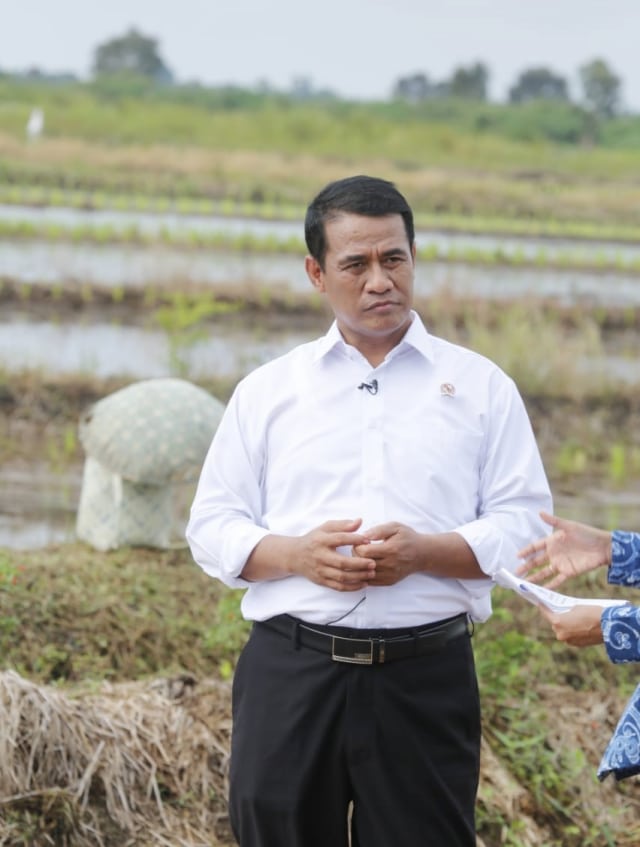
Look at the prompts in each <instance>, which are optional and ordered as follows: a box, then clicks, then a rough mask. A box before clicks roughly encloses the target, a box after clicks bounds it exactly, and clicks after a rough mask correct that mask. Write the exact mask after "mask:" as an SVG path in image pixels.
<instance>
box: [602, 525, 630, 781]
mask: <svg viewBox="0 0 640 847" xmlns="http://www.w3.org/2000/svg"><path fill="white" fill-rule="evenodd" d="M609 582H610V583H613V584H616V585H634V586H635V585H638V584H640V533H637V532H620V531H616V532H614V533H613V537H612V560H611V567H610V568H609ZM602 634H603V637H604V643H605V647H606V649H607V654H608V655H609V658H610V659H611V661H612V662H637V661H640V608H639V607H637V606H611V607H609V608H606V609H605V610H604V612H603V613H602ZM610 773H613V775H614V776H615V778H616V779H618V780H620V779H625V778H626V777H629V776H634V775H635V774H638V773H640V685H639V686H638V687H637V688H636V690H635V691H634V693H633V695H632V697H631V699H630V700H629V702H628V703H627V705H626V707H625V710H624V712H623V713H622V717H621V718H620V720H619V721H618V725H617V727H616V729H615V732H614V733H613V736H612V738H611V741H610V742H609V744H608V746H607V749H606V750H605V753H604V756H603V757H602V761H601V762H600V765H599V767H598V779H600V780H603V779H604V778H605V777H606V776H608V774H610Z"/></svg>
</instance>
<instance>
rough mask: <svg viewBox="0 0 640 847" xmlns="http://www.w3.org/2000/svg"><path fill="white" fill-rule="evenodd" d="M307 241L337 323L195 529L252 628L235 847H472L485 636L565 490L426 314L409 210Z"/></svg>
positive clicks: (236, 440) (365, 192)
mask: <svg viewBox="0 0 640 847" xmlns="http://www.w3.org/2000/svg"><path fill="white" fill-rule="evenodd" d="M305 236H306V241H307V247H308V250H309V255H308V256H307V258H306V260H305V267H306V271H307V274H308V276H309V278H310V280H311V283H312V285H313V286H314V287H315V288H316V290H317V291H319V292H320V293H322V294H323V295H324V296H325V297H326V299H327V301H328V303H329V305H330V307H331V309H332V311H333V314H334V316H335V321H334V323H333V325H332V326H331V328H330V329H329V331H328V333H327V334H326V335H325V336H324V337H323V338H320V339H318V340H317V341H314V342H311V343H309V344H303V345H301V346H300V347H298V348H296V349H294V350H292V351H291V352H290V353H288V354H286V355H284V356H282V357H280V358H278V359H276V360H274V361H272V362H269V363H268V364H266V365H263V366H262V367H260V368H258V369H257V370H255V371H254V372H252V373H250V374H249V375H248V376H247V377H245V378H244V379H243V380H242V381H241V382H240V384H239V385H238V386H237V388H236V390H235V392H234V394H233V396H232V398H231V400H230V402H229V404H228V407H227V409H226V412H225V415H224V417H223V420H222V422H221V424H220V426H219V428H218V430H217V433H216V435H215V438H214V440H213V443H212V445H211V449H210V451H209V454H208V456H207V458H206V460H205V464H204V467H203V470H202V475H201V478H200V482H199V485H198V490H197V493H196V496H195V500H194V503H193V507H192V510H191V518H190V521H189V526H188V528H187V538H188V540H189V544H190V546H191V550H192V552H193V556H194V558H195V560H196V561H197V562H198V564H199V565H200V566H201V567H202V568H203V569H204V570H205V571H206V572H207V573H209V574H210V575H212V576H214V577H216V578H217V579H220V580H222V581H223V582H224V583H225V584H226V585H228V586H232V587H237V588H242V589H246V592H245V595H244V597H243V600H242V612H243V615H244V616H245V617H246V618H248V619H250V620H253V621H254V625H253V628H252V633H251V637H250V639H249V641H248V643H247V645H246V647H245V649H244V651H243V653H242V655H241V657H240V661H239V663H238V667H237V669H236V673H235V677H234V689H233V737H232V748H231V749H232V752H231V769H230V798H229V808H230V817H231V823H232V827H233V830H234V833H235V836H236V838H237V840H238V842H239V844H241V847H347V844H348V843H349V837H350V838H351V844H352V847H389V845H391V844H393V845H394V847H418V845H426V844H428V845H430V847H475V843H476V839H475V822H474V807H475V798H476V792H477V786H478V776H479V747H480V708H479V697H478V689H477V682H476V676H475V667H474V662H473V652H472V648H471V642H470V638H469V633H470V631H471V626H472V624H473V622H475V621H483V620H486V619H487V618H488V616H489V615H490V613H491V601H490V591H491V587H492V581H491V578H490V577H491V574H492V572H494V571H495V570H496V569H497V568H498V567H503V566H506V567H513V568H514V569H515V567H516V565H517V562H518V557H517V553H518V550H519V549H520V548H521V547H523V546H524V545H525V544H526V543H528V541H529V539H530V538H531V537H532V536H536V535H537V534H539V533H540V531H541V530H542V529H543V526H542V523H541V522H540V519H539V517H538V514H539V512H540V510H541V509H542V510H546V511H549V509H550V508H551V497H550V493H549V487H548V484H547V480H546V477H545V473H544V470H543V467H542V462H541V459H540V455H539V452H538V449H537V446H536V443H535V439H534V436H533V433H532V430H531V425H530V422H529V419H528V417H527V414H526V411H525V408H524V405H523V402H522V400H521V398H520V395H519V394H518V391H517V389H516V387H515V386H514V384H513V382H512V380H511V379H510V378H509V377H508V376H506V375H505V374H504V373H503V372H502V371H501V370H500V369H499V368H498V367H497V366H496V365H495V364H493V363H492V362H490V361H489V360H487V359H485V358H483V357H481V356H479V355H477V354H475V353H473V352H471V351H469V350H466V349H464V348H461V347H458V346H455V345H453V344H450V343H448V342H446V341H444V340H442V339H439V338H436V337H434V336H431V335H430V334H429V333H428V332H427V330H426V329H425V327H424V325H423V323H422V321H421V319H420V317H419V316H418V315H417V314H416V312H415V311H413V309H412V303H413V277H414V264H415V254H416V248H415V240H414V224H413V215H412V212H411V209H410V207H409V205H408V203H407V201H406V200H405V198H404V197H403V196H402V195H401V194H400V193H399V192H398V191H397V189H396V188H395V186H393V185H392V184H391V183H389V182H386V181H385V180H381V179H377V178H373V177H367V176H355V177H350V178H348V179H344V180H339V181H337V182H334V183H331V184H330V185H328V186H326V187H325V188H324V189H323V190H322V191H321V192H320V193H319V194H318V195H317V197H316V198H315V199H314V200H313V201H312V203H311V204H310V206H309V208H308V210H307V216H306V220H305ZM349 830H350V836H349Z"/></svg>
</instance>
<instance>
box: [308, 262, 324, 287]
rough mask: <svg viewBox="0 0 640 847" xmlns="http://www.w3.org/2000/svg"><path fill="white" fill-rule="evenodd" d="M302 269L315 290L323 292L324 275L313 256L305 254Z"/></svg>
mask: <svg viewBox="0 0 640 847" xmlns="http://www.w3.org/2000/svg"><path fill="white" fill-rule="evenodd" d="M304 269H305V270H306V272H307V276H308V277H309V279H310V280H311V285H313V287H314V288H315V289H316V290H317V291H320V292H321V293H324V279H323V276H324V275H323V273H322V268H321V267H320V264H319V262H318V260H317V259H314V258H313V256H307V257H306V259H305V260H304Z"/></svg>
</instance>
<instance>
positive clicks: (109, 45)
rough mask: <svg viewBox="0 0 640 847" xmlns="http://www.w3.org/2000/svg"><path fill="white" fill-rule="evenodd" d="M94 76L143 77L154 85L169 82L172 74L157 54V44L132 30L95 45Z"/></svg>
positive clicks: (155, 41) (153, 39)
mask: <svg viewBox="0 0 640 847" xmlns="http://www.w3.org/2000/svg"><path fill="white" fill-rule="evenodd" d="M93 74H94V76H95V77H103V76H114V75H118V74H120V75H131V76H143V77H148V78H149V79H153V80H154V81H155V82H172V81H173V74H172V73H171V71H170V70H169V68H168V67H167V65H166V64H165V63H164V61H163V59H162V58H161V56H160V53H159V52H158V42H157V40H156V39H155V38H149V37H148V36H146V35H143V34H142V33H140V32H138V31H137V30H135V29H130V30H129V31H128V32H127V33H125V34H124V35H122V36H120V37H119V38H112V39H111V40H110V41H105V42H104V44H100V45H98V47H97V48H96V50H95V53H94V59H93Z"/></svg>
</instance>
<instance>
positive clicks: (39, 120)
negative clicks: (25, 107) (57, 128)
mask: <svg viewBox="0 0 640 847" xmlns="http://www.w3.org/2000/svg"><path fill="white" fill-rule="evenodd" d="M43 129H44V112H43V111H42V109H32V110H31V114H30V115H29V120H28V121H27V138H28V140H29V141H35V139H36V138H40V136H41V135H42V130H43Z"/></svg>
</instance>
